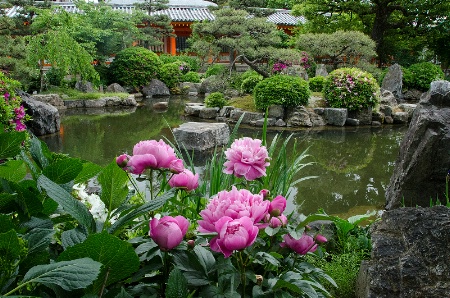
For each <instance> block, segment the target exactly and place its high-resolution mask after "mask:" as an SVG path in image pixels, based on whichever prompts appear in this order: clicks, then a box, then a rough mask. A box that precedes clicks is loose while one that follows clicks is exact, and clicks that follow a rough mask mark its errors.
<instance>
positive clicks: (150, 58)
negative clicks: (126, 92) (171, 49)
mask: <svg viewBox="0 0 450 298" xmlns="http://www.w3.org/2000/svg"><path fill="white" fill-rule="evenodd" d="M161 65H162V62H161V60H160V59H159V57H158V55H156V54H155V53H153V52H152V51H150V50H148V49H145V48H142V47H131V48H127V49H124V50H122V51H120V52H118V53H117V55H116V58H115V59H114V61H113V62H112V63H111V66H110V67H111V73H112V75H113V77H114V79H115V82H117V83H119V84H121V85H122V86H131V87H134V88H141V87H142V86H144V85H146V84H148V83H149V82H150V81H151V80H152V79H154V78H156V77H157V76H158V69H159V68H160V67H161Z"/></svg>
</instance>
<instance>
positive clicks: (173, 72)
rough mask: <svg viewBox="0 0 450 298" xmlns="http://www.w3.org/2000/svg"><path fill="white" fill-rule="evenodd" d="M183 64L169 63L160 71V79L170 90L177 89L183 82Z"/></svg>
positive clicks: (178, 62)
mask: <svg viewBox="0 0 450 298" xmlns="http://www.w3.org/2000/svg"><path fill="white" fill-rule="evenodd" d="M180 65H181V62H180V61H177V62H172V63H167V64H164V65H163V66H161V68H160V69H159V76H158V77H159V79H160V80H161V81H162V82H164V84H166V85H167V87H169V88H173V87H175V86H176V85H177V84H178V83H179V82H180V80H181V77H182V76H183V73H182V71H181V69H180Z"/></svg>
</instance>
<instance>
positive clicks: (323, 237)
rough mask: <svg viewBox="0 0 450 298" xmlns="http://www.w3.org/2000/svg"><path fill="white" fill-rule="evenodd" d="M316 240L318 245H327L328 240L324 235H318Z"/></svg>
mask: <svg viewBox="0 0 450 298" xmlns="http://www.w3.org/2000/svg"><path fill="white" fill-rule="evenodd" d="M314 240H315V241H316V243H325V242H327V241H328V240H327V238H326V237H325V236H323V235H320V234H317V235H316V237H315V238H314Z"/></svg>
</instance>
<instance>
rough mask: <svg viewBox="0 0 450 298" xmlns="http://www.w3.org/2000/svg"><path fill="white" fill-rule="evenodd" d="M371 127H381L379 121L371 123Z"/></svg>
mask: <svg viewBox="0 0 450 298" xmlns="http://www.w3.org/2000/svg"><path fill="white" fill-rule="evenodd" d="M372 126H381V122H380V121H372Z"/></svg>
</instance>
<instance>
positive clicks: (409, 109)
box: [398, 103, 417, 121]
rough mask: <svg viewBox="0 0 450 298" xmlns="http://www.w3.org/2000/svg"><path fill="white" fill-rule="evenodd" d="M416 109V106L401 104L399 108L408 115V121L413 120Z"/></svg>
mask: <svg viewBox="0 0 450 298" xmlns="http://www.w3.org/2000/svg"><path fill="white" fill-rule="evenodd" d="M416 107H417V105H416V104H411V103H401V104H399V105H398V108H399V109H400V110H402V111H403V112H405V113H407V114H408V121H409V120H411V118H412V116H413V113H414V110H415V109H416Z"/></svg>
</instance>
